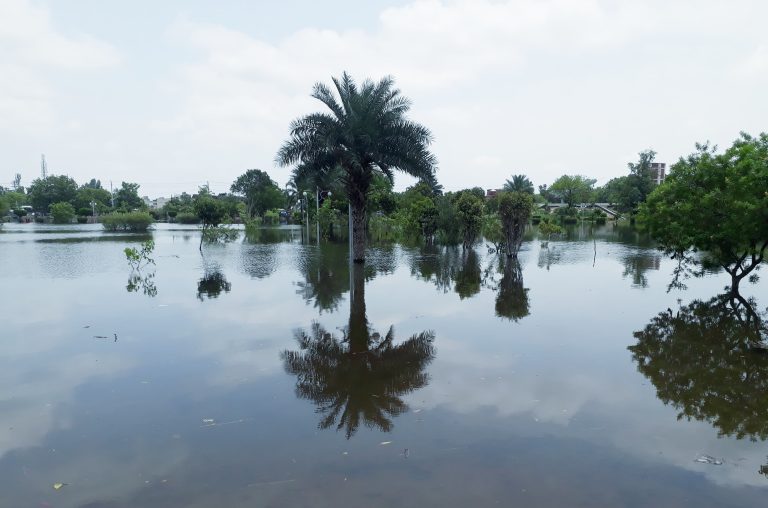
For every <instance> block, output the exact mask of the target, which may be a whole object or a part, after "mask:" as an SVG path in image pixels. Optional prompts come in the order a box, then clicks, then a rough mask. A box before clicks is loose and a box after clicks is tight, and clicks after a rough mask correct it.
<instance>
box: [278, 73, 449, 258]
mask: <svg viewBox="0 0 768 508" xmlns="http://www.w3.org/2000/svg"><path fill="white" fill-rule="evenodd" d="M333 84H334V87H335V89H336V95H335V94H334V93H333V92H332V91H331V89H330V88H329V87H327V86H326V85H324V84H322V83H317V84H315V86H314V89H313V91H312V97H314V98H315V99H317V100H319V101H320V102H322V103H323V104H325V106H327V107H328V109H329V110H330V112H329V113H328V112H325V113H313V114H310V115H307V116H304V117H301V118H298V119H296V120H294V121H293V122H292V123H291V137H290V139H289V140H288V141H286V142H285V143H284V144H283V146H282V147H281V148H280V151H279V152H278V154H277V159H276V160H277V163H278V164H280V165H282V166H288V165H292V164H297V165H298V166H299V167H300V168H302V171H303V172H312V173H318V174H332V173H336V174H338V178H339V179H340V181H341V183H342V184H343V185H344V187H345V190H346V192H347V195H348V198H349V203H350V206H351V209H352V239H353V242H352V244H353V247H352V249H353V260H354V261H355V262H360V263H362V262H363V261H365V223H366V205H367V203H368V193H369V190H370V186H371V180H372V179H373V175H374V174H375V173H377V172H380V173H383V174H384V175H385V176H386V177H387V178H389V179H390V180H393V179H394V174H393V171H394V170H399V171H403V172H405V173H407V174H409V175H412V176H415V177H417V178H421V179H423V180H427V181H433V180H434V173H435V167H436V159H435V157H434V155H432V154H431V153H430V152H429V150H428V148H427V147H428V146H429V144H430V143H431V142H432V134H431V133H430V132H429V130H428V129H427V128H426V127H423V126H421V125H419V124H417V123H414V122H412V121H410V120H408V119H407V118H406V116H405V115H406V113H407V112H408V110H409V109H410V105H411V103H410V101H409V100H408V99H407V98H406V97H404V96H402V95H401V94H400V90H398V89H397V88H395V87H394V80H393V79H392V78H391V77H385V78H383V79H381V80H380V81H379V82H378V83H374V82H373V81H371V80H369V79H367V80H365V81H364V82H363V83H362V85H361V86H360V87H359V88H358V86H357V85H356V84H355V82H354V80H353V79H352V78H351V77H350V76H349V75H348V74H347V73H346V72H345V73H344V74H342V76H341V79H336V78H333ZM337 95H338V97H337Z"/></svg>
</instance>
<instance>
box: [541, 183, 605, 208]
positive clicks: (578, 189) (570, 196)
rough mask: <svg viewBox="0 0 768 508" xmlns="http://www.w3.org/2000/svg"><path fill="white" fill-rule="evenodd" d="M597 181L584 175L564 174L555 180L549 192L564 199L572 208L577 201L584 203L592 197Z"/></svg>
mask: <svg viewBox="0 0 768 508" xmlns="http://www.w3.org/2000/svg"><path fill="white" fill-rule="evenodd" d="M595 182H596V180H593V179H591V178H587V177H586V176H582V175H563V176H561V177H560V178H558V179H557V180H555V182H554V183H553V184H552V186H551V187H550V188H549V192H550V193H552V194H555V195H556V196H558V197H559V198H560V199H562V200H563V201H564V202H565V203H567V204H568V207H569V208H570V207H572V206H573V205H574V204H576V203H584V202H585V201H588V200H589V199H590V197H591V193H592V186H593V185H595Z"/></svg>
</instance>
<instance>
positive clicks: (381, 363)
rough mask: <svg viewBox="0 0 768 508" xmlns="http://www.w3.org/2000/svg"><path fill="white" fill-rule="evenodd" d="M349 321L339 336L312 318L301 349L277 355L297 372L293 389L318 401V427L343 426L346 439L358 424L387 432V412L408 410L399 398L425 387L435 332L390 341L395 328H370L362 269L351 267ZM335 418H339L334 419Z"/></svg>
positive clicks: (389, 424) (302, 336)
mask: <svg viewBox="0 0 768 508" xmlns="http://www.w3.org/2000/svg"><path fill="white" fill-rule="evenodd" d="M353 279H354V281H353V283H354V287H353V290H352V298H351V306H350V316H349V326H348V327H347V330H346V332H345V333H344V336H343V337H341V338H337V337H335V336H333V335H332V334H331V333H329V332H327V331H326V330H325V329H324V328H323V327H322V326H320V325H319V324H317V323H313V325H312V328H311V330H310V332H309V333H307V332H305V331H303V330H299V331H297V332H296V340H297V342H298V344H299V348H300V350H299V351H284V352H283V353H282V354H281V357H282V359H283V363H284V366H285V369H286V371H287V372H288V373H290V374H293V375H295V376H296V377H297V381H296V393H297V395H298V396H299V397H301V398H304V399H308V400H311V401H313V402H314V403H315V404H317V412H318V413H320V414H322V415H323V418H322V420H321V421H320V424H319V426H320V427H321V428H330V427H331V426H333V425H334V424H336V427H337V429H339V430H340V429H344V430H345V433H346V436H347V438H350V437H351V436H352V435H353V434H354V433H355V431H356V430H357V428H358V427H359V426H360V424H361V423H364V424H365V425H366V426H368V427H372V428H373V427H375V428H378V429H380V430H382V431H385V432H388V431H390V430H391V429H392V420H391V417H394V416H397V415H399V414H402V413H403V412H405V411H407V409H408V406H407V405H406V404H405V402H403V401H402V399H401V397H402V396H403V395H405V394H407V393H410V392H412V391H414V390H416V389H418V388H422V387H424V386H426V384H427V382H428V380H429V377H428V375H427V374H426V373H425V372H424V368H425V367H426V366H427V364H428V363H429V362H431V361H432V358H433V357H434V354H435V352H434V347H433V345H432V344H433V341H434V334H433V333H432V332H422V333H420V334H417V335H414V336H412V337H411V338H410V339H408V340H406V341H405V342H403V343H401V344H398V345H395V344H394V330H393V329H392V328H390V329H389V332H388V333H387V334H386V336H383V337H382V336H381V335H380V334H378V333H375V332H374V333H371V331H370V328H369V325H368V320H367V317H366V312H365V293H364V291H365V273H364V268H363V267H361V266H357V265H356V266H354V267H353ZM337 422H338V423H337Z"/></svg>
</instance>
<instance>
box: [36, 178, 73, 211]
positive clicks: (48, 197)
mask: <svg viewBox="0 0 768 508" xmlns="http://www.w3.org/2000/svg"><path fill="white" fill-rule="evenodd" d="M28 194H29V200H30V203H31V204H32V206H33V207H34V209H35V210H37V211H39V212H47V211H48V209H49V208H50V206H51V205H52V204H54V203H70V204H71V203H73V202H74V200H75V197H76V196H77V182H75V181H74V180H73V179H72V178H70V177H68V176H64V175H59V176H55V175H54V176H49V177H47V178H45V179H42V178H37V179H35V180H33V181H32V185H30V186H29V193H28Z"/></svg>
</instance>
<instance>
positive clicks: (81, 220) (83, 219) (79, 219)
mask: <svg viewBox="0 0 768 508" xmlns="http://www.w3.org/2000/svg"><path fill="white" fill-rule="evenodd" d="M77 223H78V224H87V223H88V217H85V216H83V215H78V216H77Z"/></svg>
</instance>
